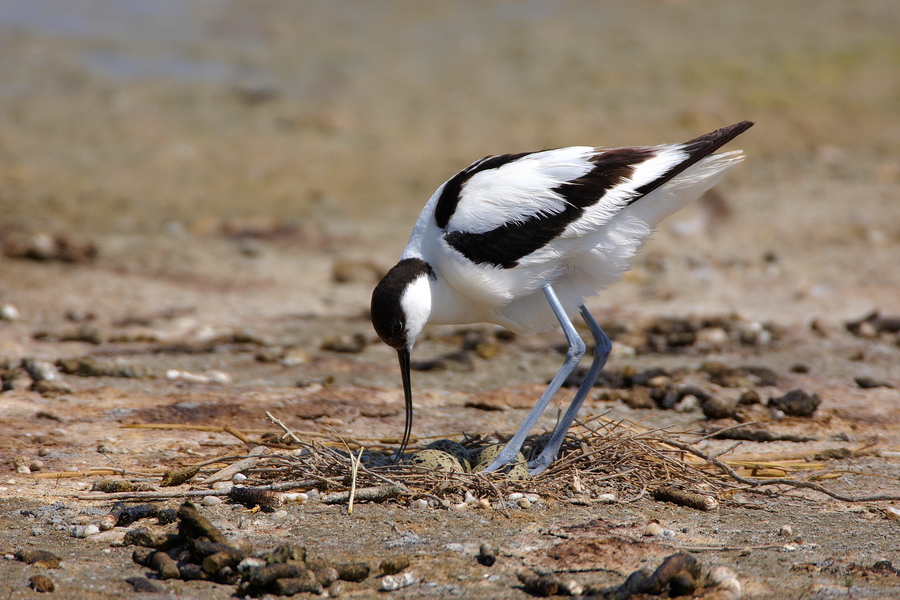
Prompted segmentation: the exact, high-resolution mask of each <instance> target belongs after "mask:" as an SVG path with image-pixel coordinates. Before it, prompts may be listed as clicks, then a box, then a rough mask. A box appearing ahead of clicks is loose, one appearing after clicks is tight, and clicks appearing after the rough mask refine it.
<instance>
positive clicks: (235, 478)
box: [231, 473, 247, 481]
mask: <svg viewBox="0 0 900 600" xmlns="http://www.w3.org/2000/svg"><path fill="white" fill-rule="evenodd" d="M231 480H232V481H247V476H246V475H244V474H243V473H235V474H234V475H232V476H231Z"/></svg>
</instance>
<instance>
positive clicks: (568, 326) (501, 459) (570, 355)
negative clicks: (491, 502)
mask: <svg viewBox="0 0 900 600" xmlns="http://www.w3.org/2000/svg"><path fill="white" fill-rule="evenodd" d="M544 295H545V296H546V297H547V302H549V303H550V307H551V308H552V309H553V313H554V314H555V315H556V318H557V320H559V324H560V326H561V327H562V330H563V333H564V334H565V335H566V341H568V342H569V350H568V351H567V352H566V360H565V362H564V363H563V365H562V367H560V369H559V372H558V373H557V374H556V377H554V378H553V380H552V381H551V382H550V385H549V386H547V389H546V390H545V391H544V393H543V394H541V398H540V399H539V400H538V401H537V404H535V405H534V408H532V409H531V412H530V413H528V416H527V417H525V422H524V423H522V425H521V426H520V427H519V430H518V431H516V434H515V435H514V436H513V437H512V439H511V440H509V443H507V444H506V448H504V449H503V450H502V451H501V452H500V454H499V455H497V458H496V459H494V462H492V463H491V464H490V465H488V467H487V468H486V469H485V471H496V470H497V469H499V468H501V467H503V466H505V465H508V464H509V463H512V462H515V460H516V455H518V454H519V450H520V449H521V448H522V444H523V443H524V442H525V438H526V437H527V436H528V434H529V432H530V431H531V428H532V427H534V424H535V423H536V422H537V420H538V419H539V418H540V416H541V415H542V414H543V413H544V409H545V408H547V405H548V404H550V400H551V399H552V398H553V396H554V395H555V394H556V392H557V391H559V388H560V387H562V384H563V382H564V381H565V380H566V378H568V377H569V375H570V374H571V373H572V371H573V370H574V369H575V367H576V366H577V365H578V361H580V360H581V357H582V356H584V350H585V346H584V341H583V340H582V339H581V338H580V337H579V336H578V332H577V331H575V326H574V325H572V321H571V320H569V317H568V315H566V311H565V310H563V307H562V304H560V302H559V298H557V297H556V292H554V291H553V288H552V287H551V286H550V285H545V286H544ZM585 312H586V311H585ZM598 329H599V327H598ZM601 333H602V331H601ZM604 337H605V336H604ZM595 362H596V358H595ZM601 366H602V365H601ZM579 391H580V390H579ZM573 404H574V402H573ZM576 411H577V409H576ZM566 416H567V417H568V412H567V413H566ZM574 418H575V415H574V414H573V415H572V419H574ZM569 423H571V420H570V421H569ZM560 425H562V423H560ZM557 429H558V428H557ZM566 429H568V425H566ZM564 435H565V432H563V436H564ZM557 449H558V448H557ZM542 456H543V454H542Z"/></svg>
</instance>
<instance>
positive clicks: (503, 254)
mask: <svg viewBox="0 0 900 600" xmlns="http://www.w3.org/2000/svg"><path fill="white" fill-rule="evenodd" d="M654 152H655V150H654V149H653V148H616V149H614V150H609V151H607V152H601V153H599V154H596V155H594V156H593V157H591V158H590V159H589V160H590V161H591V162H592V163H594V168H592V169H591V170H590V171H589V172H588V173H586V174H585V175H583V176H581V177H579V178H578V179H575V180H573V181H570V182H568V183H564V184H561V185H559V186H557V187H556V188H554V189H553V191H554V192H556V193H557V194H559V195H560V196H562V197H563V199H564V201H565V208H564V209H563V210H562V211H560V212H558V213H554V214H549V215H548V214H540V215H532V216H530V217H527V218H525V219H522V220H521V221H516V222H510V223H505V224H503V225H501V226H500V227H497V228H496V229H492V230H491V231H485V232H483V233H468V232H465V231H451V232H450V233H446V234H444V240H446V241H447V243H448V244H450V246H452V247H453V248H455V249H456V250H457V251H459V252H460V253H461V254H462V255H463V256H465V257H466V258H468V259H469V260H471V261H472V262H474V263H476V264H491V265H494V266H496V267H500V268H503V269H511V268H513V267H515V266H517V265H518V264H519V260H521V259H522V257H524V256H527V255H529V254H531V253H532V252H534V251H536V250H539V249H541V248H543V247H544V246H545V245H547V244H548V243H550V242H551V241H553V239H554V238H556V237H557V236H559V235H560V234H561V233H562V232H563V231H565V229H566V227H568V226H569V224H570V223H572V222H573V221H575V220H577V219H578V218H579V217H580V216H581V215H582V214H584V211H585V209H586V208H588V207H590V206H592V205H594V204H596V203H597V202H598V201H599V200H600V198H602V197H603V195H604V194H606V192H607V191H609V189H610V188H612V187H613V186H615V185H617V184H619V183H621V182H622V181H623V180H625V179H628V178H629V177H631V175H632V174H633V173H634V165H635V164H637V163H640V162H643V161H645V160H647V159H648V158H650V157H651V156H652V155H653V154H654ZM445 190H446V188H445Z"/></svg>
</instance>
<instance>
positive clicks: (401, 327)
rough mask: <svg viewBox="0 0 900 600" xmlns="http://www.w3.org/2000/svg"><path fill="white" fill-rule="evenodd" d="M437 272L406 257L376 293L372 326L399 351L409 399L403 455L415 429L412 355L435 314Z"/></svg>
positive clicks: (404, 394) (401, 449) (419, 261)
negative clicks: (433, 288)
mask: <svg viewBox="0 0 900 600" xmlns="http://www.w3.org/2000/svg"><path fill="white" fill-rule="evenodd" d="M434 277H435V274H434V271H433V270H432V268H431V265H429V264H428V263H427V262H425V261H424V260H422V259H421V258H406V259H403V260H401V261H400V262H399V263H397V264H396V265H394V267H393V268H392V269H391V270H390V271H388V273H387V275H385V276H384V278H383V279H382V280H381V281H380V282H379V283H378V285H377V286H375V290H374V291H373V292H372V325H373V326H374V327H375V332H376V333H378V337H380V338H381V339H382V341H383V342H384V343H385V344H387V345H388V346H391V347H392V348H394V349H395V350H396V351H397V357H398V358H399V360H400V376H401V379H402V381H403V396H404V399H405V401H406V427H405V428H404V430H403V441H402V443H401V444H400V450H399V451H398V453H397V456H398V458H399V457H400V456H402V455H403V452H404V451H405V450H406V446H407V444H408V443H409V436H410V433H411V432H412V383H411V379H410V373H409V371H410V366H409V354H410V351H411V350H412V347H413V345H414V344H415V343H416V339H417V338H418V337H419V334H420V333H421V332H422V328H423V327H425V323H427V322H428V316H429V314H430V313H431V285H430V283H429V279H434Z"/></svg>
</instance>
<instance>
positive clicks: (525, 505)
mask: <svg viewBox="0 0 900 600" xmlns="http://www.w3.org/2000/svg"><path fill="white" fill-rule="evenodd" d="M516 504H517V505H518V506H519V508H521V509H523V510H528V509H529V508H531V507H532V504H531V501H530V500H529V499H528V498H525V497H522V498H519V499H518V500H516Z"/></svg>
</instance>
